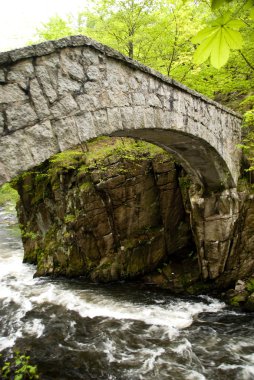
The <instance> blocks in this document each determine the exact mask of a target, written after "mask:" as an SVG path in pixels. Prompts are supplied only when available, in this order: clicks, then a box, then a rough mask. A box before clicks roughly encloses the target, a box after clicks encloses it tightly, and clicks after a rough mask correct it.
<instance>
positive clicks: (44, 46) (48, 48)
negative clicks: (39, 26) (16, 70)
mask: <svg viewBox="0 0 254 380" xmlns="http://www.w3.org/2000/svg"><path fill="white" fill-rule="evenodd" d="M54 51H55V46H54V44H53V43H52V42H51V41H46V42H42V43H40V44H38V45H34V53H35V55H37V56H41V55H47V54H50V53H53V52H54Z"/></svg>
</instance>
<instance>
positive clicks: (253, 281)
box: [246, 278, 254, 293]
mask: <svg viewBox="0 0 254 380" xmlns="http://www.w3.org/2000/svg"><path fill="white" fill-rule="evenodd" d="M246 289H247V290H248V292H251V293H253V292H254V278H250V279H249V280H248V282H247V283H246Z"/></svg>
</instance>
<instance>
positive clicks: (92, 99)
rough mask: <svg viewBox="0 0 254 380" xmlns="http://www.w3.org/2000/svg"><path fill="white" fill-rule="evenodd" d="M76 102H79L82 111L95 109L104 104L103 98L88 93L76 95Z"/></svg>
mask: <svg viewBox="0 0 254 380" xmlns="http://www.w3.org/2000/svg"><path fill="white" fill-rule="evenodd" d="M76 102H77V103H78V105H79V108H80V109H81V111H88V112H89V111H95V110H96V109H98V108H101V106H102V101H101V99H100V101H99V99H98V97H97V96H90V95H87V94H82V95H78V96H76Z"/></svg>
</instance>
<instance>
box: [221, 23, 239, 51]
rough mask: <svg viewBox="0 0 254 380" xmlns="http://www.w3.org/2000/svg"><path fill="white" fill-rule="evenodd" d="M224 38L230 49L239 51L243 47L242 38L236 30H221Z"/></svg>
mask: <svg viewBox="0 0 254 380" xmlns="http://www.w3.org/2000/svg"><path fill="white" fill-rule="evenodd" d="M222 30H223V35H224V38H225V40H226V42H227V44H228V46H229V47H230V49H241V48H242V45H243V38H242V35H241V33H240V32H238V31H237V30H233V29H229V28H223V29H222Z"/></svg>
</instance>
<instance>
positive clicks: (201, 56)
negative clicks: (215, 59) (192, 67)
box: [193, 30, 218, 64]
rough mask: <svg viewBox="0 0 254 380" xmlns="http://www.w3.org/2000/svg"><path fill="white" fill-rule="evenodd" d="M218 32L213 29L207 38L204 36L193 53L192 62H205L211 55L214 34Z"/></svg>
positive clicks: (214, 40) (214, 39)
mask: <svg viewBox="0 0 254 380" xmlns="http://www.w3.org/2000/svg"><path fill="white" fill-rule="evenodd" d="M217 33H218V30H217V31H215V33H213V34H212V35H211V36H210V37H209V38H206V39H205V40H204V41H203V42H202V43H201V44H200V45H199V47H198V48H197V50H196V51H195V53H194V56H193V60H194V63H197V64H200V63H203V62H205V61H206V60H207V59H208V58H209V56H210V55H211V52H212V49H213V48H214V44H215V43H216V38H215V37H216V36H215V34H217Z"/></svg>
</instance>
